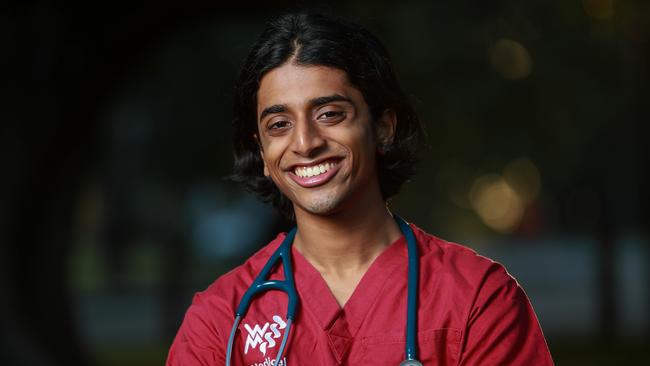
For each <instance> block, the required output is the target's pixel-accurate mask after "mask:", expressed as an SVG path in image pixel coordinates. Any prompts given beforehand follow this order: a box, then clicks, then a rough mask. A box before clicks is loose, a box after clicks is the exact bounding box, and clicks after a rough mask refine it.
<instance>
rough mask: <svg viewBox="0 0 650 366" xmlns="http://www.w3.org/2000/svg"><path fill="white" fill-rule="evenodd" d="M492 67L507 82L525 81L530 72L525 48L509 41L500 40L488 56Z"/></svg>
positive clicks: (529, 60)
mask: <svg viewBox="0 0 650 366" xmlns="http://www.w3.org/2000/svg"><path fill="white" fill-rule="evenodd" d="M490 62H491V63H492V67H494V69H495V70H496V71H497V72H498V73H499V75H501V76H502V77H503V78H505V79H508V80H520V79H525V78H527V77H528V76H529V75H530V72H531V59H530V54H529V53H528V50H527V49H526V47H524V46H523V45H522V44H521V43H519V42H517V41H513V40H511V39H500V40H499V41H497V43H496V44H495V45H494V47H492V50H491V54H490Z"/></svg>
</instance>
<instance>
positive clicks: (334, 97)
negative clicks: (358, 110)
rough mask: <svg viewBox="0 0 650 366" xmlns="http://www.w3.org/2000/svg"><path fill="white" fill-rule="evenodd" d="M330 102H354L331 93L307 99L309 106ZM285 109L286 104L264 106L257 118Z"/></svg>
mask: <svg viewBox="0 0 650 366" xmlns="http://www.w3.org/2000/svg"><path fill="white" fill-rule="evenodd" d="M332 102H348V103H350V104H352V105H354V103H352V100H351V99H350V98H347V97H344V96H342V95H340V94H332V95H327V96H324V97H318V98H314V99H311V100H310V101H309V105H310V106H311V107H318V106H321V105H324V104H328V103H332ZM287 110H288V108H287V105H286V104H274V105H272V106H269V107H266V108H264V110H262V113H260V119H259V120H260V121H261V120H262V119H264V117H266V116H268V115H269V114H273V113H282V112H286V111H287Z"/></svg>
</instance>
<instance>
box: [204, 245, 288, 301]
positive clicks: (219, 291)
mask: <svg viewBox="0 0 650 366" xmlns="http://www.w3.org/2000/svg"><path fill="white" fill-rule="evenodd" d="M285 236H286V233H285V232H281V233H279V234H278V235H277V236H276V237H275V239H273V240H271V242H269V243H268V244H267V245H265V246H264V247H262V248H261V249H260V250H258V251H257V252H255V253H254V254H253V255H251V256H250V257H248V259H247V260H246V261H245V262H244V263H242V264H240V265H239V266H237V267H235V268H233V269H232V270H230V271H228V272H226V273H225V274H223V275H221V276H219V277H218V278H217V279H216V280H215V281H214V282H213V283H212V284H211V285H210V286H208V287H207V288H206V289H205V290H203V291H201V292H199V293H197V297H218V298H220V299H221V300H225V301H226V303H228V304H231V306H233V307H236V306H237V303H236V302H238V301H239V300H240V299H241V296H242V295H243V294H244V292H246V290H247V289H248V288H249V287H250V284H251V283H252V282H253V280H254V279H255V277H257V275H258V274H259V273H260V271H261V270H262V267H264V265H265V264H266V262H267V261H268V259H269V258H270V257H271V255H272V254H273V252H275V250H276V249H277V248H278V247H279V246H280V244H281V243H282V240H283V239H284V237H285Z"/></svg>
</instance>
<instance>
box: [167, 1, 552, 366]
mask: <svg viewBox="0 0 650 366" xmlns="http://www.w3.org/2000/svg"><path fill="white" fill-rule="evenodd" d="M237 98H238V99H237V102H236V114H237V115H236V135H235V177H236V178H237V179H238V180H239V181H241V182H244V183H245V184H246V185H247V186H248V188H249V189H251V190H253V191H255V192H257V193H258V194H259V195H260V196H261V197H262V199H264V200H265V201H270V202H272V203H273V204H274V205H275V206H276V207H278V208H279V209H280V210H282V211H283V212H284V213H285V214H287V215H289V216H290V217H292V218H293V219H294V220H295V223H296V226H297V232H295V237H294V238H293V240H291V236H289V238H288V239H287V240H288V244H289V245H291V244H292V246H291V247H287V248H290V249H289V251H288V252H286V253H290V254H287V255H286V256H287V257H290V258H288V259H289V262H285V264H289V265H290V266H292V267H293V270H292V271H289V273H288V274H287V276H288V277H290V278H292V279H293V280H295V288H296V290H297V310H296V314H295V317H289V318H288V317H287V306H288V304H289V302H290V299H288V296H287V294H285V293H284V292H282V291H266V292H263V293H259V294H257V295H256V296H254V297H253V299H252V302H251V303H250V306H249V307H248V309H247V310H245V311H244V312H242V314H241V315H242V318H241V319H235V313H236V312H238V311H239V310H238V309H237V308H238V306H239V304H240V301H241V300H242V298H243V297H245V293H246V292H247V290H248V289H249V287H250V286H251V285H252V284H253V282H254V280H255V278H256V277H257V276H258V274H259V273H260V272H261V271H262V269H263V267H264V266H265V265H266V264H267V262H269V258H271V256H273V255H274V253H275V252H276V251H277V250H278V248H279V247H281V243H283V241H284V239H285V238H286V237H287V234H285V233H281V234H279V235H278V237H277V238H276V239H275V240H273V241H272V242H271V243H269V244H268V245H267V246H266V247H265V248H263V249H262V250H260V251H259V252H258V253H256V254H254V255H253V256H252V257H251V258H250V259H249V260H248V261H246V263H244V264H243V265H242V266H239V267H237V268H236V269H234V270H233V271H231V272H229V273H227V274H226V275H224V276H222V277H221V278H219V279H218V280H217V281H216V282H215V283H214V284H212V285H211V286H210V287H209V288H208V289H207V290H205V291H204V292H201V293H199V294H197V295H196V296H195V298H194V301H193V303H192V305H191V307H190V308H189V310H188V311H187V314H186V316H185V320H184V321H183V324H182V325H181V328H180V330H179V332H178V335H177V336H176V339H175V340H174V343H173V345H172V347H171V350H170V351H169V357H168V360H167V365H170V366H171V365H185V366H191V365H224V364H227V359H228V354H229V353H230V354H231V362H230V364H233V365H274V364H275V363H276V361H275V360H276V358H277V359H279V360H280V361H279V362H278V364H279V365H348V364H350V365H351V364H356V365H398V364H400V363H401V362H402V361H403V360H405V359H406V358H407V355H406V353H407V351H406V350H405V343H406V334H407V332H408V331H409V329H413V331H414V332H416V333H414V334H415V337H414V338H415V339H414V343H415V349H416V351H415V352H414V353H416V358H417V359H418V360H419V361H420V362H421V363H422V364H424V365H551V364H552V360H551V357H550V354H549V351H548V348H547V346H546V342H545V340H544V337H543V335H542V332H541V329H540V327H539V324H538V322H537V319H536V317H535V314H534V312H533V309H532V308H531V306H530V303H529V301H528V299H527V297H526V295H525V294H524V291H523V290H522V289H521V287H520V286H519V285H518V284H517V282H516V281H515V280H514V279H513V278H512V277H511V276H510V275H508V273H507V272H506V271H505V270H504V268H503V267H502V266H501V265H499V264H497V263H494V262H492V261H490V260H489V259H486V258H483V257H480V256H478V255H477V254H476V253H474V252H473V251H471V250H470V249H467V248H465V247H462V246H460V245H457V244H452V243H448V242H445V241H443V240H441V239H438V238H436V237H434V236H432V235H429V234H427V233H425V232H423V231H422V230H420V229H418V228H417V227H416V226H414V225H411V226H410V228H411V229H404V230H405V235H407V236H408V234H406V231H411V230H412V232H413V233H414V236H415V239H416V240H415V244H414V245H415V246H416V248H417V252H418V253H417V256H416V257H414V260H415V262H416V263H417V264H419V271H418V274H417V276H416V278H417V279H418V280H419V281H418V284H417V294H416V297H415V298H414V299H415V300H416V302H415V303H414V304H416V305H417V308H416V309H417V310H416V312H415V313H414V314H415V317H413V318H414V323H413V325H414V327H409V326H407V324H406V323H407V318H409V321H410V318H411V316H407V311H406V309H407V297H408V296H409V295H410V293H411V291H410V290H409V289H408V287H409V283H411V279H409V278H408V277H409V268H413V266H410V265H409V264H408V260H409V256H410V255H411V253H409V250H407V240H406V239H405V236H404V235H403V233H402V231H403V230H401V228H400V226H399V225H398V221H397V220H399V219H397V220H396V218H394V217H393V215H392V214H391V212H390V211H389V210H388V208H387V206H386V200H387V199H388V198H389V197H390V196H392V195H394V194H396V193H397V191H398V190H399V188H400V186H401V184H402V183H403V182H404V181H405V180H406V179H407V178H408V177H409V176H410V174H411V173H412V170H413V164H414V161H415V159H414V157H415V151H416V149H417V145H418V140H419V139H420V137H421V133H422V132H421V127H420V124H419V120H418V118H417V116H416V115H415V113H414V112H413V109H412V107H411V106H410V104H409V102H408V101H407V98H406V97H405V96H404V94H403V93H402V92H401V90H400V88H399V85H398V83H397V80H396V78H395V76H394V74H393V71H392V68H391V65H390V60H389V57H388V54H387V52H386V50H385V49H384V47H383V46H382V45H381V43H380V42H379V41H378V40H377V39H376V38H375V37H374V36H372V35H371V34H370V33H368V32H367V31H365V30H363V29H361V28H359V27H358V26H356V25H353V24H349V23H346V22H343V21H340V20H336V19H333V18H329V17H326V16H323V15H317V14H289V15H284V16H282V17H279V18H277V19H275V20H274V21H272V22H271V23H270V24H269V25H268V27H267V28H266V30H265V31H264V32H263V33H262V35H261V36H260V38H259V39H258V41H257V42H256V44H255V45H254V47H253V49H252V51H251V52H250V54H249V56H248V58H247V59H246V61H245V64H244V67H243V69H242V72H241V74H240V78H239V81H238V94H237ZM291 235H293V234H291ZM282 245H284V244H282ZM409 245H410V244H409ZM269 265H270V264H269ZM284 267H285V266H284V265H282V266H280V265H277V266H275V267H274V269H273V271H272V272H270V276H269V277H270V278H271V279H275V280H283V279H285V271H284V270H285V268H284ZM265 279H266V278H265ZM413 283H415V282H413ZM276 287H277V286H276ZM291 301H292V300H291ZM290 318H291V319H290ZM415 319H416V320H415ZM237 322H239V323H237ZM292 323H293V324H292ZM233 324H235V326H234V331H233V329H232V328H233ZM285 336H288V340H287V342H286V348H284V346H282V343H283V339H284V337H285ZM278 353H280V354H278ZM406 364H409V365H411V364H413V365H417V363H406Z"/></svg>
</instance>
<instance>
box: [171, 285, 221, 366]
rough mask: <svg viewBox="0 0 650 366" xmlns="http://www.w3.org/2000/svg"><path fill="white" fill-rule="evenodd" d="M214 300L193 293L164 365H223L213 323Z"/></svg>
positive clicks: (215, 307)
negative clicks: (192, 298) (190, 303)
mask: <svg viewBox="0 0 650 366" xmlns="http://www.w3.org/2000/svg"><path fill="white" fill-rule="evenodd" d="M214 301H217V299H215V298H214V297H210V298H208V299H203V298H202V295H201V294H196V295H195V296H194V300H193V301H192V305H191V306H190V308H189V309H188V310H187V313H186V314H185V319H184V320H183V324H181V327H180V329H179V330H178V333H177V334H176V338H175V339H174V342H173V343H172V346H171V348H170V350H169V354H168V356H167V363H166V366H199V365H200V366H214V365H223V364H225V343H224V341H223V339H222V337H221V334H220V333H219V331H218V330H217V328H216V326H215V325H216V324H215V322H214V321H213V320H214V319H215V317H216V316H219V315H225V314H219V309H220V308H223V307H219V306H216V305H217V304H214V303H213V302H214Z"/></svg>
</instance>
